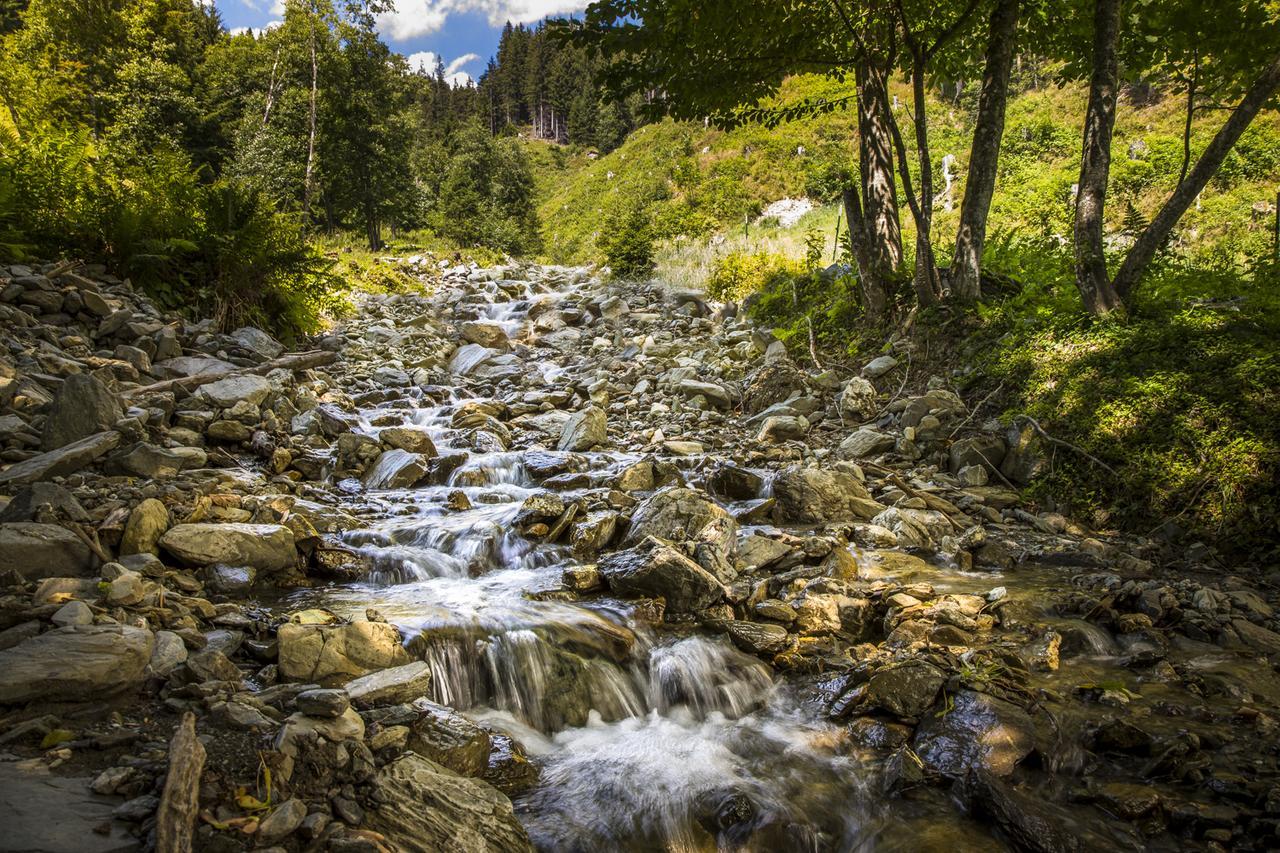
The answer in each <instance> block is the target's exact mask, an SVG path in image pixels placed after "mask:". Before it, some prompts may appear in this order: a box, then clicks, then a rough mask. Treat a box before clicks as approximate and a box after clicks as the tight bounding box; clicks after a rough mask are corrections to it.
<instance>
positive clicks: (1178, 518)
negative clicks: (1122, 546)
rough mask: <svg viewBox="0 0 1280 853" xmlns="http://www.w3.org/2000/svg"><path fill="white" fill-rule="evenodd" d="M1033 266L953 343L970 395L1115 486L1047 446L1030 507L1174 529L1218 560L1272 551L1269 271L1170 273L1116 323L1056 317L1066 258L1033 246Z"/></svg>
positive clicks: (1275, 509) (1278, 448)
mask: <svg viewBox="0 0 1280 853" xmlns="http://www.w3.org/2000/svg"><path fill="white" fill-rule="evenodd" d="M1034 257H1035V261H1034V262H1033V264H1032V265H1033V266H1035V267H1037V268H1038V271H1037V273H1036V275H1035V276H1034V277H1031V278H1024V279H1022V281H1023V282H1024V286H1023V288H1022V290H1021V292H1019V293H1018V294H1017V295H1016V296H1011V297H1009V298H1008V299H1005V300H1003V301H1000V302H997V303H993V304H988V305H985V306H983V307H982V308H981V309H980V311H979V315H978V321H977V322H978V323H979V326H978V328H977V329H976V330H975V331H973V332H972V337H971V339H970V340H969V341H968V342H967V346H966V350H967V352H968V353H970V354H971V358H972V363H973V364H974V366H975V367H976V368H977V373H976V376H975V380H974V384H975V386H977V387H975V388H974V389H973V393H972V394H971V396H975V397H976V396H978V392H979V391H987V390H994V388H996V387H998V388H1001V389H1002V393H1001V394H999V395H997V397H996V399H1000V400H1002V401H1003V403H1002V405H1003V407H1004V410H1003V417H1004V418H1005V419H1006V420H1009V419H1011V418H1012V417H1013V416H1015V415H1017V414H1024V413H1025V414H1028V415H1030V416H1032V417H1034V418H1036V419H1037V420H1038V421H1039V422H1040V424H1041V425H1042V426H1043V427H1044V428H1045V429H1046V430H1047V431H1048V432H1049V433H1050V434H1051V435H1053V436H1054V437H1056V438H1059V439H1062V440H1064V441H1067V442H1070V443H1071V444H1074V445H1077V446H1078V447H1079V448H1081V449H1082V450H1084V451H1086V452H1088V453H1089V454H1091V455H1093V456H1096V457H1097V458H1098V459H1100V460H1101V461H1103V462H1105V463H1107V464H1108V465H1109V466H1110V467H1112V468H1113V469H1115V471H1116V472H1117V474H1118V476H1113V475H1112V474H1110V473H1108V472H1107V471H1105V470H1104V469H1103V468H1101V467H1100V466H1098V465H1097V464H1095V463H1094V462H1092V461H1090V460H1089V459H1087V458H1086V457H1085V456H1084V455H1083V454H1080V453H1077V452H1075V451H1072V450H1069V449H1065V448H1062V447H1055V448H1052V450H1053V466H1052V469H1051V471H1050V473H1049V474H1048V476H1046V477H1044V478H1043V479H1041V480H1040V481H1038V482H1037V483H1036V484H1034V486H1033V487H1032V489H1031V496H1032V497H1038V498H1041V499H1044V500H1048V499H1052V500H1053V501H1055V502H1057V503H1058V504H1060V505H1062V506H1065V507H1067V508H1069V509H1070V510H1071V511H1072V512H1073V513H1075V514H1077V515H1079V516H1080V517H1083V518H1087V519H1089V520H1091V521H1093V522H1094V523H1096V524H1099V525H1107V526H1111V525H1115V526H1120V527H1123V528H1127V529H1130V530H1137V531H1138V532H1142V533H1146V532H1151V531H1154V530H1156V529H1158V528H1159V527H1160V526H1161V525H1163V524H1165V523H1166V522H1172V523H1173V524H1175V525H1176V526H1177V527H1178V528H1179V529H1181V530H1183V531H1186V532H1188V533H1189V534H1190V535H1191V536H1193V537H1198V538H1201V539H1204V540H1206V541H1211V542H1213V543H1215V544H1217V545H1219V546H1220V547H1222V548H1223V549H1224V550H1227V551H1235V552H1252V553H1272V554H1274V551H1275V548H1276V545H1277V542H1278V541H1280V540H1278V539H1277V535H1276V534H1277V520H1278V519H1280V492H1277V490H1276V488H1275V484H1276V483H1277V482H1280V288H1277V284H1280V280H1278V278H1277V276H1276V270H1275V269H1274V268H1271V269H1259V270H1256V271H1254V272H1253V273H1252V274H1251V275H1240V274H1233V273H1227V272H1223V271H1215V270H1212V269H1206V268H1204V267H1200V266H1194V265H1190V264H1185V263H1180V264H1175V265H1168V266H1165V267H1164V268H1162V269H1160V270H1158V271H1157V272H1156V273H1155V274H1154V275H1153V276H1151V277H1150V279H1149V280H1148V281H1147V282H1146V283H1145V284H1144V286H1143V288H1142V289H1141V290H1140V291H1139V292H1138V293H1137V294H1135V298H1134V300H1133V304H1132V310H1131V313H1130V316H1129V317H1127V318H1125V319H1117V320H1103V321H1097V320H1090V319H1088V318H1086V317H1085V316H1084V315H1083V314H1082V313H1081V312H1080V311H1079V310H1078V309H1075V310H1071V308H1068V305H1070V306H1074V300H1075V292H1074V288H1073V286H1072V284H1071V277H1070V266H1069V260H1068V258H1067V257H1066V256H1065V253H1062V252H1060V251H1059V252H1056V253H1055V252H1054V251H1052V250H1050V249H1049V248H1047V247H1043V246H1041V247H1038V249H1037V250H1036V251H1035V254H1034ZM993 263H994V264H995V265H997V266H998V263H999V262H998V261H993ZM1012 272H1014V273H1017V272H1019V270H1018V269H1012ZM1064 303H1065V304H1064Z"/></svg>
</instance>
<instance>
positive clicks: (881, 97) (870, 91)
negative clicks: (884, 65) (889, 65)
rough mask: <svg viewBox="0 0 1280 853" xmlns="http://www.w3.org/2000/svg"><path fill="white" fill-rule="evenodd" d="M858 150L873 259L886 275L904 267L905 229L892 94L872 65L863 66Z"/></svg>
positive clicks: (859, 77)
mask: <svg viewBox="0 0 1280 853" xmlns="http://www.w3.org/2000/svg"><path fill="white" fill-rule="evenodd" d="M856 76H857V84H858V142H859V145H858V149H859V157H858V159H859V164H860V166H861V175H862V209H863V215H864V216H865V217H866V222H867V225H868V232H869V233H868V236H869V237H870V238H871V244H870V247H869V248H870V251H871V253H872V260H873V261H874V263H875V265H876V267H877V268H878V269H879V270H881V272H882V274H892V273H895V272H897V271H898V270H899V269H900V268H901V266H902V229H901V226H900V225H899V219H898V189H897V184H896V183H895V181H894V178H893V172H894V168H893V136H892V133H891V131H890V129H889V119H890V113H889V95H888V93H887V92H886V91H885V89H884V86H883V84H882V82H881V78H880V75H879V73H878V72H877V71H876V69H875V68H873V67H871V64H870V63H869V62H863V63H859V64H858V67H857V71H856Z"/></svg>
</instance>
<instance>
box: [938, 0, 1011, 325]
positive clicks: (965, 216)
mask: <svg viewBox="0 0 1280 853" xmlns="http://www.w3.org/2000/svg"><path fill="white" fill-rule="evenodd" d="M1018 13H1019V0H998V2H997V3H996V7H995V9H993V10H992V12H991V26H990V37H989V39H988V42H987V61H986V67H985V68H984V69H983V72H982V90H981V92H979V94H978V118H977V123H976V124H975V125H974V128H973V144H972V146H971V147H970V149H969V172H968V175H967V176H966V177H965V185H964V200H963V201H962V202H961V203H960V226H959V230H958V231H957V233H956V250H955V257H954V258H953V260H952V262H951V292H952V293H953V294H954V295H955V297H956V298H957V299H962V300H969V301H972V300H975V299H977V298H978V297H979V296H980V295H981V289H982V285H981V278H982V248H983V245H984V244H985V243H986V239H987V215H988V214H989V213H990V211H991V198H992V196H993V195H994V194H995V188H996V173H997V167H998V166H999V162H1000V142H1001V139H1002V138H1003V137H1004V115H1005V106H1006V104H1007V103H1008V100H1009V73H1010V71H1011V69H1012V67H1013V55H1014V47H1015V45H1016V44H1017V39H1018Z"/></svg>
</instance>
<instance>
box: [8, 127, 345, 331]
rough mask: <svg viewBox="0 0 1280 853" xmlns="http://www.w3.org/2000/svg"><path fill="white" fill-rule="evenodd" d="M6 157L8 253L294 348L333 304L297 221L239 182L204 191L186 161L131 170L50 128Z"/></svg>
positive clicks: (130, 162) (164, 157)
mask: <svg viewBox="0 0 1280 853" xmlns="http://www.w3.org/2000/svg"><path fill="white" fill-rule="evenodd" d="M10 141H11V142H13V143H14V144H11V145H6V146H5V147H4V148H3V149H0V244H3V246H2V247H0V251H3V252H4V253H5V254H7V255H9V256H11V257H16V256H17V255H18V254H19V253H21V254H23V255H25V254H31V255H34V256H37V257H40V256H44V257H52V256H62V255H66V254H72V255H75V254H79V255H80V256H82V257H84V258H87V259H93V260H101V261H104V262H106V263H108V264H109V265H110V266H112V267H113V268H114V269H115V270H116V271H117V272H119V273H120V274H121V275H125V276H128V277H130V278H131V279H132V280H133V282H134V284H135V285H136V286H138V287H139V288H140V289H142V290H143V291H144V292H146V293H148V294H149V295H151V296H152V297H153V298H155V299H156V301H157V302H159V303H160V304H161V305H162V306H164V307H166V308H169V309H181V310H184V311H188V312H192V313H195V314H206V315H210V316H213V317H214V318H215V319H217V320H218V321H219V323H221V324H223V325H227V326H232V325H240V324H243V323H254V324H256V325H260V326H263V327H266V328H269V329H271V330H272V331H274V332H276V333H277V334H280V335H282V336H284V337H286V338H288V337H290V336H292V335H295V334H297V333H300V332H311V331H315V330H316V329H318V328H319V326H320V323H321V316H322V313H323V312H324V311H325V310H326V309H327V308H328V307H329V306H331V305H333V304H335V298H334V297H332V296H331V295H330V291H331V289H332V287H333V285H334V283H335V279H334V278H333V277H332V276H331V275H330V273H329V263H328V262H327V261H326V260H325V259H324V257H323V256H322V255H321V254H320V253H319V252H318V251H317V250H316V249H314V248H312V247H311V246H309V245H308V244H307V241H306V234H305V231H304V230H303V228H302V226H301V223H299V222H298V221H297V220H296V219H294V218H293V217H290V216H287V215H285V214H282V213H278V212H277V211H276V210H275V209H274V207H273V206H272V205H271V203H270V201H269V200H268V199H267V198H266V197H265V195H264V194H263V193H262V192H260V191H259V190H257V189H253V188H251V187H250V186H248V185H247V184H245V183H242V182H226V181H224V182H219V183H216V184H208V183H206V182H204V181H203V180H202V176H201V174H200V173H199V172H198V171H197V170H195V169H194V168H192V166H191V164H190V161H189V160H188V159H187V157H186V155H185V154H182V153H181V152H179V151H176V150H174V149H166V148H161V149H159V150H157V151H155V152H153V153H151V154H149V155H147V156H146V157H143V158H139V156H138V155H137V154H136V152H134V153H133V154H131V155H130V157H129V158H128V159H127V160H126V159H125V158H119V159H118V158H116V157H115V156H113V152H112V151H111V150H110V149H106V150H103V151H99V150H97V149H96V148H95V146H94V145H93V144H92V143H91V142H90V140H89V138H88V136H87V134H85V133H83V132H72V133H68V132H59V131H56V130H53V129H47V128H46V129H43V130H42V132H40V133H38V134H32V135H31V136H30V137H29V138H27V139H24V140H21V141H18V140H10Z"/></svg>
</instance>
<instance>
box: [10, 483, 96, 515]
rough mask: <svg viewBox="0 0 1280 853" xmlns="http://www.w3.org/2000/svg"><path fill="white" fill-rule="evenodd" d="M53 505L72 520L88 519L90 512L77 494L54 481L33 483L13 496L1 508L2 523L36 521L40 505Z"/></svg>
mask: <svg viewBox="0 0 1280 853" xmlns="http://www.w3.org/2000/svg"><path fill="white" fill-rule="evenodd" d="M43 506H48V507H51V508H52V509H53V511H54V513H55V514H57V515H58V516H59V517H63V518H66V519H68V520H70V521H88V520H89V514H88V513H87V512H85V511H84V507H82V506H81V505H80V502H79V501H78V500H76V497H75V495H73V494H71V492H69V491H67V490H66V489H64V488H63V487H62V486H58V485H55V484H53V483H33V484H32V485H30V486H27V487H26V488H25V489H23V490H22V491H20V492H18V493H17V494H16V495H14V496H13V499H12V500H11V501H9V503H7V504H5V507H4V509H3V510H0V523H4V522H9V521H34V520H35V517H36V511H37V510H38V509H40V507H43Z"/></svg>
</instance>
